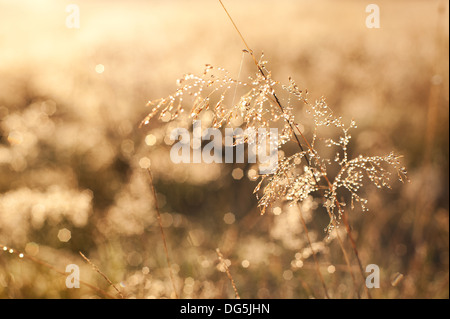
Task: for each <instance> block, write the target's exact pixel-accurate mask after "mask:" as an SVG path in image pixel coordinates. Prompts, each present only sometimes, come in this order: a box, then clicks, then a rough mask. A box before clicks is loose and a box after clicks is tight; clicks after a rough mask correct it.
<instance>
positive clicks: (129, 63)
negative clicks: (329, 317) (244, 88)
mask: <svg viewBox="0 0 450 319" xmlns="http://www.w3.org/2000/svg"><path fill="white" fill-rule="evenodd" d="M370 3H371V2H369V1H356V0H354V1H351V0H341V1H331V0H328V1H326V0H315V1H312V0H300V1H293V0H292V1H289V0H282V1H268V0H260V1H256V0H246V1H237V0H226V1H224V4H225V5H226V6H227V9H228V10H229V12H230V14H231V15H232V16H233V19H234V20H235V22H236V24H237V25H238V27H239V28H240V30H241V32H242V33H243V35H244V37H245V38H246V40H247V42H248V43H249V45H250V47H251V48H252V49H253V51H254V52H255V55H257V56H259V55H260V54H261V52H264V55H265V58H266V60H267V61H268V65H267V68H268V69H269V70H271V71H272V76H273V78H274V79H276V80H277V81H280V82H282V83H287V82H288V78H289V76H291V77H292V78H293V79H295V80H296V82H297V84H298V86H299V87H300V88H301V89H307V90H308V91H309V92H310V98H311V99H315V98H320V97H321V96H324V97H326V98H327V101H328V103H329V105H330V106H331V108H332V109H333V110H334V111H335V112H336V113H338V114H340V115H341V116H342V117H343V118H344V119H345V120H347V121H350V120H351V119H354V120H355V121H356V122H357V124H358V129H356V130H354V131H353V134H352V142H351V145H350V146H351V149H352V150H351V154H353V155H355V156H356V155H357V154H365V155H373V154H387V153H389V152H391V151H395V152H396V153H398V154H402V155H403V156H404V157H403V163H404V165H405V166H406V167H407V169H408V173H409V178H410V180H411V181H410V183H405V184H401V183H399V182H396V181H394V182H393V187H392V189H389V190H381V191H379V190H377V191H375V188H374V187H368V188H366V194H367V195H366V197H367V198H368V199H369V205H368V208H369V209H370V210H369V211H368V212H364V213H363V212H361V210H360V209H358V208H355V210H353V211H350V212H349V217H350V223H351V225H352V230H353V235H354V237H355V240H356V245H357V248H358V251H359V254H360V259H361V261H362V262H363V264H364V266H365V265H368V264H376V265H378V266H379V267H380V271H381V273H380V274H381V287H380V288H378V289H371V294H372V297H374V298H448V297H449V172H448V169H449V163H448V158H449V157H448V156H449V154H448V153H449V152H448V151H449V107H448V106H449V90H448V87H449V82H448V81H449V75H448V68H449V60H448V56H449V34H448V27H449V26H448V21H449V13H448V3H447V1H437V0H436V1H435V0H427V1H425V0H423V1H418V0H409V1H400V0H399V1H387V0H379V1H377V2H376V4H377V5H378V6H379V7H380V17H381V28H379V29H369V28H367V27H366V24H365V19H366V17H367V15H368V13H366V12H365V8H366V6H367V5H368V4H370ZM69 4H76V5H78V7H79V9H80V12H79V13H80V27H79V28H68V27H67V26H66V19H67V17H68V16H69V15H70V13H69V12H66V7H67V5H69ZM244 48H245V47H244V45H243V44H242V42H241V40H240V38H239V36H238V34H237V33H236V31H235V30H234V29H233V26H232V25H231V23H230V21H229V20H228V18H227V16H226V14H225V12H224V11H223V9H222V7H221V6H220V3H219V2H218V1H214V0H190V1H181V0H180V1H176V0H170V1H162V0H161V1H154V0H147V1H138V0H134V1H126V2H125V1H100V0H91V1H87V0H78V1H56V0H42V1H31V0H19V1H7V0H0V245H1V247H2V248H3V247H6V248H5V250H1V251H0V298H104V297H105V295H104V294H102V291H103V292H107V293H109V294H110V295H112V296H115V297H117V296H118V295H117V292H116V290H115V289H114V288H113V287H112V286H111V285H110V284H108V282H107V281H106V280H104V278H103V277H102V276H101V275H100V274H99V273H98V272H96V271H95V270H94V269H93V268H92V266H91V265H89V264H88V263H87V262H86V261H85V260H84V259H83V258H82V257H81V256H80V254H79V252H82V253H83V254H84V255H85V256H87V257H88V258H89V259H90V261H91V262H92V263H93V264H95V265H96V266H97V267H98V268H99V269H100V270H101V272H102V273H104V274H105V275H106V276H107V277H108V278H109V279H110V280H111V282H112V283H113V284H114V285H115V286H116V287H117V288H118V289H119V290H120V292H121V293H122V295H123V296H124V297H125V298H174V297H176V296H178V297H181V298H234V295H235V293H234V291H233V287H232V285H231V283H230V281H229V279H228V277H227V274H226V273H225V267H224V266H223V265H224V264H226V265H228V269H229V271H230V273H231V275H232V277H233V279H234V282H235V284H236V287H237V290H238V292H239V295H240V296H241V297H242V298H323V297H324V294H323V291H322V287H321V282H320V281H319V279H318V277H317V274H316V273H315V270H314V263H313V260H312V256H311V251H310V249H309V247H308V245H307V243H306V239H305V234H304V231H303V228H302V226H301V223H300V220H299V217H298V213H297V212H296V211H295V209H292V208H289V207H288V206H287V205H284V206H283V205H280V206H277V207H274V208H273V209H271V210H268V211H267V213H266V214H265V215H263V216H261V215H260V211H259V208H258V207H257V199H256V197H255V195H254V194H253V189H254V188H255V186H256V182H255V181H254V177H255V172H256V171H255V167H254V166H252V165H251V164H216V163H214V164H174V163H172V162H171V161H170V157H169V151H170V141H169V139H168V136H169V133H170V131H169V128H170V126H168V125H167V124H166V123H164V121H158V120H157V119H153V120H152V121H151V122H150V124H149V125H146V126H143V127H141V128H139V124H140V122H141V121H142V119H143V118H144V117H145V115H146V114H147V113H148V112H149V111H150V109H149V108H148V107H146V103H147V101H149V100H154V99H157V98H160V97H165V96H167V95H168V94H171V93H172V92H174V90H175V89H176V80H177V79H178V78H180V77H181V76H182V75H183V74H185V73H188V72H192V73H201V72H203V68H204V65H205V64H207V63H209V64H212V65H214V66H218V67H223V68H225V69H227V70H228V71H229V72H230V75H231V76H234V77H238V76H239V70H240V66H241V64H242V70H243V71H242V74H247V73H252V72H254V71H255V70H254V69H255V65H254V64H253V62H252V61H251V59H250V58H249V56H248V55H243V53H242V49H244ZM242 76H244V75H241V77H242ZM298 116H299V117H298V118H300V119H301V117H302V113H301V112H300V111H299V115H298ZM172 128H173V127H172ZM148 166H150V167H151V170H152V173H153V178H154V187H155V189H156V193H157V199H158V204H159V208H160V211H161V222H162V226H163V229H164V232H165V239H166V241H167V246H168V251H169V256H170V261H171V272H172V274H173V277H174V284H175V287H176V290H177V293H176V294H175V293H174V291H173V285H172V283H171V279H170V275H169V269H168V267H167V261H166V257H165V252H164V245H163V241H162V237H161V234H160V229H159V225H158V219H157V214H156V211H155V200H154V197H153V194H152V190H151V184H150V179H149V176H148V174H147V171H146V169H145V168H146V167H148ZM346 209H350V208H349V207H347V208H346ZM303 210H304V211H305V215H306V217H307V218H306V221H307V223H308V228H309V232H310V236H311V237H312V238H313V240H314V245H315V246H314V247H315V248H316V249H317V251H318V255H317V257H318V261H319V264H320V269H321V272H322V274H323V277H324V280H325V283H326V285H327V288H328V291H329V294H330V296H331V297H332V298H356V296H357V294H356V293H355V290H354V288H353V284H352V278H351V276H350V274H349V271H348V268H347V267H346V266H345V261H344V257H343V256H342V252H341V250H340V248H339V245H338V244H337V242H336V240H333V238H331V239H328V238H327V234H326V232H325V231H324V228H325V227H326V226H327V218H328V217H327V215H326V211H324V209H323V208H322V207H321V205H320V202H319V201H315V200H314V199H310V200H309V201H307V202H305V203H304V204H303ZM343 234H344V237H343V238H344V239H345V233H343ZM344 244H345V247H346V249H347V251H348V254H349V256H350V259H351V260H350V261H351V263H352V265H353V266H354V267H355V274H356V278H357V279H358V285H359V289H360V293H361V295H362V296H363V297H364V296H365V295H364V292H363V285H364V282H363V281H362V279H361V278H360V277H358V276H357V267H358V266H357V262H356V260H355V257H354V254H353V253H352V251H351V247H350V244H349V242H348V240H345V242H344ZM216 248H220V251H221V252H222V254H223V256H224V261H223V262H222V263H221V262H219V260H218V256H217V254H216ZM9 249H14V251H13V253H10V252H9V251H8V250H9ZM19 254H24V255H19ZM68 264H76V265H78V266H79V267H80V274H81V280H82V281H83V282H85V283H89V284H91V285H92V286H94V287H97V288H98V289H100V290H101V291H98V290H96V289H92V288H90V287H89V286H87V285H85V284H83V283H82V284H81V287H80V288H79V289H68V288H66V285H65V280H66V276H65V275H64V271H65V268H66V266H67V265H68ZM50 265H51V267H50ZM55 270H59V271H60V273H58V271H55ZM61 272H62V273H61Z"/></svg>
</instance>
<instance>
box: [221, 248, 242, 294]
mask: <svg viewBox="0 0 450 319" xmlns="http://www.w3.org/2000/svg"><path fill="white" fill-rule="evenodd" d="M216 254H217V257H218V258H219V261H220V263H221V264H222V265H223V267H224V269H225V272H226V274H227V277H228V279H229V280H230V282H231V286H232V287H233V290H234V296H235V298H236V299H241V297H240V296H239V292H238V290H237V287H236V283H235V282H234V279H233V276H231V272H230V269H229V268H228V266H227V264H226V263H225V260H224V258H223V255H222V253H221V252H220V249H219V248H216Z"/></svg>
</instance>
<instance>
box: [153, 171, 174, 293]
mask: <svg viewBox="0 0 450 319" xmlns="http://www.w3.org/2000/svg"><path fill="white" fill-rule="evenodd" d="M147 172H148V176H149V177H150V186H151V189H152V193H153V198H154V200H155V209H156V216H157V218H158V224H159V230H160V231H161V238H162V240H163V245H164V253H165V255H166V261H167V267H168V268H169V276H170V281H171V282H172V288H173V293H174V295H175V298H176V299H178V293H177V288H176V286H175V280H174V278H173V273H172V265H171V263H170V258H169V250H168V249H167V242H166V236H165V235H164V229H163V226H162V220H161V213H160V211H159V205H158V198H157V196H156V190H155V187H154V186H153V175H152V171H151V169H150V167H149V168H148V169H147Z"/></svg>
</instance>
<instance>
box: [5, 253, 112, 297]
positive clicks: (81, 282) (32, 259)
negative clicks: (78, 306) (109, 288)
mask: <svg viewBox="0 0 450 319" xmlns="http://www.w3.org/2000/svg"><path fill="white" fill-rule="evenodd" d="M0 249H2V250H4V251H9V252H10V253H11V254H15V255H17V256H19V258H24V259H28V260H30V261H32V262H33V263H35V264H38V265H41V266H44V267H46V268H48V269H50V270H53V271H54V272H56V273H58V274H60V275H61V276H64V277H67V273H66V272H64V271H62V270H59V269H58V268H56V267H55V266H53V265H51V264H49V263H47V262H45V261H43V260H41V259H39V258H37V257H34V256H31V255H28V254H25V253H22V252H19V251H17V250H15V249H12V248H8V247H6V246H3V245H0ZM78 282H79V283H80V284H82V285H84V286H86V287H88V288H90V289H92V290H94V291H95V292H98V293H99V294H101V295H103V296H105V297H108V298H111V299H117V297H115V296H113V295H111V294H109V293H108V292H106V291H104V290H102V289H100V288H98V287H95V286H94V285H91V284H90V283H87V282H85V281H83V280H78Z"/></svg>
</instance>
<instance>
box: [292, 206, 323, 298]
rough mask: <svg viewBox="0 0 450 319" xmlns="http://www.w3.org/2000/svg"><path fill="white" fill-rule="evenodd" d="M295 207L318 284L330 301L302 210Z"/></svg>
mask: <svg viewBox="0 0 450 319" xmlns="http://www.w3.org/2000/svg"><path fill="white" fill-rule="evenodd" d="M297 206H298V211H299V212H300V221H301V222H302V226H303V229H304V230H305V235H306V239H307V240H308V245H309V247H310V248H311V251H312V255H313V259H314V264H315V266H316V273H317V275H318V276H319V278H320V282H321V283H322V287H323V290H324V293H325V297H326V298H327V299H330V296H329V295H328V290H327V285H326V284H325V280H324V279H323V276H322V273H321V272H320V267H319V262H318V260H317V255H316V252H315V251H314V248H313V246H312V242H311V238H310V237H309V231H308V227H307V226H306V222H305V219H304V218H303V212H302V209H301V207H300V204H298V205H297Z"/></svg>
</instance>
